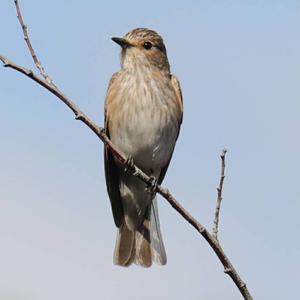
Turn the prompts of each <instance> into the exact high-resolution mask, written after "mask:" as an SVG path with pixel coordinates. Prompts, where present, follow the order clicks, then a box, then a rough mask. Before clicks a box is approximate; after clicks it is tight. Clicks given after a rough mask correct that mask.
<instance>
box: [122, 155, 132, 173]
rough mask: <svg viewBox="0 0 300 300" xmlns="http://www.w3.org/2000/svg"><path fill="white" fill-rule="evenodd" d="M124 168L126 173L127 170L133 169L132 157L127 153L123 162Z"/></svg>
mask: <svg viewBox="0 0 300 300" xmlns="http://www.w3.org/2000/svg"><path fill="white" fill-rule="evenodd" d="M124 165H125V168H124V172H125V173H128V171H129V170H133V169H134V163H133V158H132V156H131V155H129V156H128V157H127V159H126V162H125V164H124Z"/></svg>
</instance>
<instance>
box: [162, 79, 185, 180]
mask: <svg viewBox="0 0 300 300" xmlns="http://www.w3.org/2000/svg"><path fill="white" fill-rule="evenodd" d="M170 76H171V85H172V87H173V88H174V91H175V94H176V101H177V102H178V103H177V104H178V107H179V109H180V114H179V117H178V133H177V137H176V140H177V138H178V135H179V131H180V126H181V123H182V117H183V98H182V92H181V88H180V84H179V81H178V79H177V78H176V76H175V75H172V74H170ZM173 151H174V148H173ZM173 151H172V154H171V156H170V159H169V161H168V163H167V164H166V165H165V166H164V167H163V168H162V170H161V172H160V175H159V178H158V184H161V183H162V181H163V179H164V177H165V175H166V172H167V169H168V167H169V164H170V161H171V158H172V155H173Z"/></svg>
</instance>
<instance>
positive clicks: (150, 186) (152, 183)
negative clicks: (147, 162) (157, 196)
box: [145, 176, 158, 193]
mask: <svg viewBox="0 0 300 300" xmlns="http://www.w3.org/2000/svg"><path fill="white" fill-rule="evenodd" d="M157 186H158V184H157V179H156V178H155V177H154V176H150V181H149V183H148V184H147V187H146V189H145V191H146V192H148V193H155V192H156V188H157Z"/></svg>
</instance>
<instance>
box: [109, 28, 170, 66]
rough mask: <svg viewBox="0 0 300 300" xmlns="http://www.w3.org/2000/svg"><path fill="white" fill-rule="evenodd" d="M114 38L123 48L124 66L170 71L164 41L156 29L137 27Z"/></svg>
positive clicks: (122, 62) (122, 61) (122, 60)
mask: <svg viewBox="0 0 300 300" xmlns="http://www.w3.org/2000/svg"><path fill="white" fill-rule="evenodd" d="M112 40H113V41H114V42H116V43H117V44H119V45H120V46H121V48H122V52H121V64H122V68H124V69H129V70H136V69H139V68H149V69H160V70H162V71H166V72H170V66H169V62H168V57H167V51H166V47H165V44H164V41H163V39H162V37H161V36H160V35H159V34H158V33H156V32H155V31H153V30H150V29H147V28H136V29H133V30H132V31H130V32H128V33H127V34H125V36H123V37H113V38H112Z"/></svg>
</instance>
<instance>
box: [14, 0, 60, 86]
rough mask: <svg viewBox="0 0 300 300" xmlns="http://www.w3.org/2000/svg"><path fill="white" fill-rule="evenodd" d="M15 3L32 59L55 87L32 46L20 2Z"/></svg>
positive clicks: (16, 0)
mask: <svg viewBox="0 0 300 300" xmlns="http://www.w3.org/2000/svg"><path fill="white" fill-rule="evenodd" d="M14 2H15V6H16V11H17V18H18V20H19V23H20V25H21V27H22V31H23V36H24V40H25V42H26V44H27V47H28V49H29V52H30V54H31V57H32V59H33V61H34V64H35V65H36V67H37V68H38V70H39V72H40V74H41V75H42V76H43V77H44V78H45V80H46V81H47V82H48V83H49V84H51V85H53V86H55V85H54V83H53V81H52V79H51V78H50V77H49V76H48V74H47V73H46V71H45V69H44V67H43V66H42V64H41V62H40V60H39V59H38V57H37V55H36V53H35V51H34V48H33V47H32V44H31V41H30V38H29V35H28V29H27V26H26V25H25V23H24V20H23V17H22V13H21V9H20V5H19V1H18V0H14Z"/></svg>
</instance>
